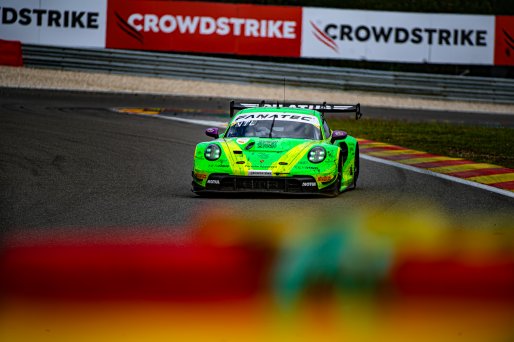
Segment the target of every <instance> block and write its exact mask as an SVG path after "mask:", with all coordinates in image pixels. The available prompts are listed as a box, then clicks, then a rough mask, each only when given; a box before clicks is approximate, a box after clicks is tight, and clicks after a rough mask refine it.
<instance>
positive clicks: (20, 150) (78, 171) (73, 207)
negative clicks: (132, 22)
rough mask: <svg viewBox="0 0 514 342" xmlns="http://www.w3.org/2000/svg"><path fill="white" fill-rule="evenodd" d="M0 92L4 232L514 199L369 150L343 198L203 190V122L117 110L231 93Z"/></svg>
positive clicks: (480, 210)
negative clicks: (216, 214)
mask: <svg viewBox="0 0 514 342" xmlns="http://www.w3.org/2000/svg"><path fill="white" fill-rule="evenodd" d="M0 99H1V100H0V194H1V195H0V205H1V206H0V228H1V232H2V233H5V232H34V231H37V232H47V231H49V230H50V229H52V228H61V229H64V228H66V229H71V230H83V229H85V230H88V229H92V228H95V229H100V230H105V231H108V227H120V226H123V227H131V228H130V229H133V230H134V231H135V232H136V233H137V234H145V233H146V232H148V230H150V229H168V230H174V231H173V234H177V235H179V236H180V235H181V234H187V229H183V230H181V228H180V227H185V226H186V225H187V223H188V222H190V220H195V219H200V220H204V219H208V218H209V217H208V216H206V212H208V211H207V209H209V208H214V210H221V211H224V212H230V213H234V215H242V217H248V219H251V218H252V217H253V216H252V215H265V214H266V213H268V212H269V213H271V212H273V210H274V209H277V208H279V209H280V211H283V212H289V213H291V212H292V213H299V214H300V213H303V212H305V211H308V210H314V211H317V210H319V211H324V210H326V211H328V212H340V211H341V210H344V209H349V210H350V211H352V210H357V209H362V208H370V210H379V211H390V210H393V209H395V210H396V209H398V210H405V211H407V212H415V211H417V210H420V209H421V208H423V207H425V206H426V205H434V206H436V207H438V208H440V209H441V210H443V211H444V212H445V213H447V214H448V215H449V216H451V218H452V219H455V220H457V221H458V220H460V219H461V218H463V217H470V216H473V215H475V216H477V215H478V216H494V214H496V213H509V212H510V213H511V212H512V209H513V208H514V199H513V198H509V197H505V196H502V195H500V194H495V193H491V192H488V191H485V190H481V189H477V188H473V187H470V186H467V185H463V184H458V183H453V182H451V181H448V180H444V179H439V178H436V177H433V176H429V175H423V174H418V173H414V172H410V171H408V170H403V169H399V168H395V167H392V166H387V165H383V164H380V163H375V162H371V161H367V160H363V159H361V175H360V180H359V186H358V188H357V189H356V190H353V191H348V192H345V193H343V194H341V195H340V196H339V197H336V198H324V197H320V198H310V197H308V198H305V197H290V196H254V195H237V196H222V197H215V198H201V197H197V196H195V195H194V194H193V193H192V192H191V190H190V188H191V185H190V184H191V168H192V159H193V151H194V147H195V145H196V144H197V143H198V142H200V141H205V140H208V139H209V138H208V137H206V136H205V135H204V129H205V127H202V126H197V125H193V124H188V123H183V122H177V121H171V120H160V119H157V118H154V117H143V116H136V115H128V114H120V113H116V112H113V111H112V110H111V108H113V107H164V108H172V109H173V108H175V109H177V110H176V112H177V113H178V114H180V115H191V114H194V115H197V116H201V115H202V114H203V115H204V116H205V115H206V113H207V112H209V108H210V109H211V112H212V113H214V114H218V115H219V114H220V112H222V111H225V108H226V107H225V106H227V103H226V100H222V99H208V98H204V99H194V98H185V97H172V96H169V97H165V96H149V95H145V96H143V95H112V94H111V95H109V94H94V93H91V94H84V93H74V92H56V91H28V90H9V89H0ZM363 111H364V112H365V113H367V114H369V113H370V112H373V113H376V115H378V114H379V113H380V109H369V110H368V112H366V108H365V107H364V108H363ZM395 113H397V115H398V116H399V117H398V118H401V117H402V116H403V115H406V114H407V112H406V111H397V110H391V109H389V110H384V114H383V115H385V116H387V117H395V116H394V115H395ZM170 115H173V113H171V114H170ZM371 115H373V114H371ZM420 115H422V116H423V117H424V118H434V117H437V116H439V115H441V113H439V112H430V111H425V112H423V113H421V114H420ZM450 115H451V113H444V116H445V117H447V116H450ZM511 117H512V116H510V117H507V116H497V117H496V116H494V115H492V114H485V115H484V118H483V119H484V120H488V122H493V121H494V120H497V119H498V120H500V119H501V120H502V122H511V121H512V119H511ZM466 118H468V119H469V120H471V121H473V122H474V121H476V120H479V121H480V120H482V119H481V116H476V115H475V114H469V115H466V114H465V113H459V120H464V121H466ZM491 120H492V121H491ZM484 124H488V123H484ZM350 133H351V132H350ZM163 227H166V228H163Z"/></svg>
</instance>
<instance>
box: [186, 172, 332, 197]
mask: <svg viewBox="0 0 514 342" xmlns="http://www.w3.org/2000/svg"><path fill="white" fill-rule="evenodd" d="M192 186H193V188H192V191H193V192H194V193H234V192H239V193H240V192H252V193H282V194H298V195H308V194H313V195H316V194H318V195H333V194H334V192H335V191H336V182H334V184H333V185H331V186H328V187H326V188H323V189H322V190H320V189H318V185H317V183H316V180H315V179H314V177H312V176H295V177H251V176H232V175H228V174H211V175H209V178H208V179H207V182H206V185H205V187H203V186H201V185H199V184H198V183H196V182H195V181H193V183H192Z"/></svg>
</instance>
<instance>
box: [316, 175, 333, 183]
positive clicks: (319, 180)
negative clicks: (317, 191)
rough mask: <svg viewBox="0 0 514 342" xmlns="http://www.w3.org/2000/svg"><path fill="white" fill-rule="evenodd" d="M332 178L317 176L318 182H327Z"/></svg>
mask: <svg viewBox="0 0 514 342" xmlns="http://www.w3.org/2000/svg"><path fill="white" fill-rule="evenodd" d="M332 178H333V177H332V176H319V177H318V182H322V183H323V182H328V181H330V180H332Z"/></svg>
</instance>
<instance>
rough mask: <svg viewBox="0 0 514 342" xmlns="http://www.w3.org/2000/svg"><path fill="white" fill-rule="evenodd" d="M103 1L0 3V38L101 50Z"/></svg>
mask: <svg viewBox="0 0 514 342" xmlns="http://www.w3.org/2000/svg"><path fill="white" fill-rule="evenodd" d="M106 7H107V0H87V1H82V0H24V1H19V0H0V39H6V40H18V41H21V42H22V43H26V44H40V45H56V46H70V47H99V48H103V47H105V27H106V20H107V17H106Z"/></svg>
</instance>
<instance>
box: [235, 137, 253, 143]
mask: <svg viewBox="0 0 514 342" xmlns="http://www.w3.org/2000/svg"><path fill="white" fill-rule="evenodd" d="M249 140H250V138H239V139H237V140H236V142H237V143H238V144H241V145H244V144H246V143H247V142H248V141H249Z"/></svg>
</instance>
